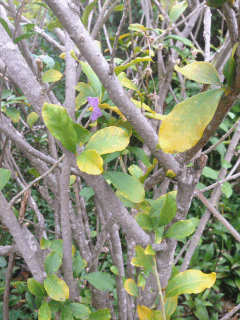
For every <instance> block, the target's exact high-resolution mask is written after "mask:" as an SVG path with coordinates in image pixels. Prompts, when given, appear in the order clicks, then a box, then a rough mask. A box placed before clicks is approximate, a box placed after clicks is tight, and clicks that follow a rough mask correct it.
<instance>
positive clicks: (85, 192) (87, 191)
mask: <svg viewBox="0 0 240 320" xmlns="http://www.w3.org/2000/svg"><path fill="white" fill-rule="evenodd" d="M79 194H80V196H82V197H84V198H86V201H88V200H89V199H90V198H91V197H92V196H94V194H95V192H94V191H93V188H91V187H84V188H82V190H81V191H80V192H79Z"/></svg>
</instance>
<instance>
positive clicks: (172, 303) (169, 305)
mask: <svg viewBox="0 0 240 320" xmlns="http://www.w3.org/2000/svg"><path fill="white" fill-rule="evenodd" d="M177 303H178V297H171V298H170V297H169V298H167V299H166V301H165V314H166V319H170V317H171V315H172V314H173V313H174V312H175V310H176V308H177Z"/></svg>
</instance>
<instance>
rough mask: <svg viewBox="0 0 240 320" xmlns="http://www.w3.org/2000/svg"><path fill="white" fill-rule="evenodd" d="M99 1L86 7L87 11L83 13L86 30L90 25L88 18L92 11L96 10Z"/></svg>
mask: <svg viewBox="0 0 240 320" xmlns="http://www.w3.org/2000/svg"><path fill="white" fill-rule="evenodd" d="M97 1H98V0H95V1H93V2H91V3H90V4H89V5H88V6H86V9H85V10H84V12H83V15H82V23H83V25H84V27H85V28H87V24H88V16H89V14H90V13H91V11H92V10H93V9H94V7H95V5H96V3H97Z"/></svg>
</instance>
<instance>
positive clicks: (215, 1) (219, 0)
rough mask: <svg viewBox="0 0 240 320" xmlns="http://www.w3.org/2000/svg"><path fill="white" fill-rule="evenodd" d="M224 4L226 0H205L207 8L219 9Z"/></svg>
mask: <svg viewBox="0 0 240 320" xmlns="http://www.w3.org/2000/svg"><path fill="white" fill-rule="evenodd" d="M226 2H227V0H207V5H208V6H209V7H220V6H222V5H223V4H224V3H226Z"/></svg>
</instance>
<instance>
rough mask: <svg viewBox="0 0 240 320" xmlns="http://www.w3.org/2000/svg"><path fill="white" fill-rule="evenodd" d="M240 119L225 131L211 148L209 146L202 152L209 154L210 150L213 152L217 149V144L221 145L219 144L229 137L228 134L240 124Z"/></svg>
mask: <svg viewBox="0 0 240 320" xmlns="http://www.w3.org/2000/svg"><path fill="white" fill-rule="evenodd" d="M239 122H240V119H238V121H237V122H236V123H235V124H234V126H233V127H232V128H231V129H230V130H229V131H228V132H227V133H225V134H224V135H223V136H222V138H221V139H219V140H218V142H217V143H215V144H214V145H212V146H211V147H210V148H208V149H207V150H205V151H204V152H203V153H202V154H208V153H209V152H211V151H212V150H214V149H216V148H217V146H219V144H221V143H222V142H223V141H224V140H226V139H227V137H228V136H230V134H231V133H232V132H233V131H234V130H235V128H236V127H237V126H238V125H239Z"/></svg>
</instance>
